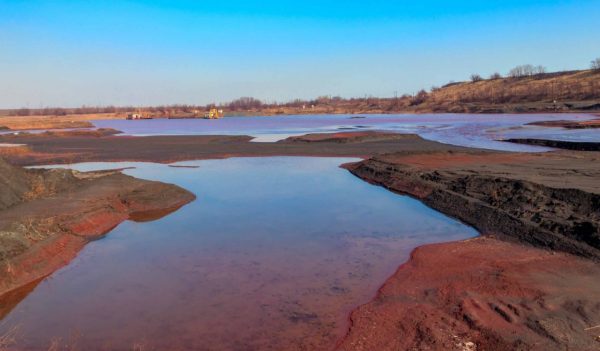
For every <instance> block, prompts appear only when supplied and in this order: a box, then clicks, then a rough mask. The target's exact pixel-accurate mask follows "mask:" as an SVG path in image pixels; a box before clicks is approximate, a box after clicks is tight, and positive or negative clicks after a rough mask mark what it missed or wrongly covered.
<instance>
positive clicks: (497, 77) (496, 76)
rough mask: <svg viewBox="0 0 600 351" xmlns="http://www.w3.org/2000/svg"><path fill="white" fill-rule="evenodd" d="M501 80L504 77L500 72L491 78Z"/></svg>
mask: <svg viewBox="0 0 600 351" xmlns="http://www.w3.org/2000/svg"><path fill="white" fill-rule="evenodd" d="M501 78H502V75H501V74H500V73H498V72H496V73H493V74H492V75H491V76H490V79H501Z"/></svg>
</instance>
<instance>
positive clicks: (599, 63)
mask: <svg viewBox="0 0 600 351" xmlns="http://www.w3.org/2000/svg"><path fill="white" fill-rule="evenodd" d="M590 67H591V68H592V69H593V70H595V71H600V57H598V58H597V59H595V60H594V61H592V64H591V66H590Z"/></svg>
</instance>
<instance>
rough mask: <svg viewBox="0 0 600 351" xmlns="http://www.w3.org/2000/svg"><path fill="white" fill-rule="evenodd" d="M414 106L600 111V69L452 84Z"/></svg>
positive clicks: (451, 109) (463, 109) (457, 109)
mask: <svg viewBox="0 0 600 351" xmlns="http://www.w3.org/2000/svg"><path fill="white" fill-rule="evenodd" d="M413 107H414V109H415V110H431V111H445V112H535V111H554V110H556V111H573V110H576V111H591V110H597V111H600V71H598V70H596V71H592V70H585V71H570V72H558V73H543V74H536V75H531V76H524V77H514V78H498V79H486V80H480V81H474V82H462V83H454V84H448V85H446V86H444V87H442V88H439V89H433V90H432V91H431V92H430V93H429V94H427V96H426V97H425V98H424V100H423V101H422V102H421V103H419V104H416V105H413Z"/></svg>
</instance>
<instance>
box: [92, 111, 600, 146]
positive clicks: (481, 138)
mask: <svg viewBox="0 0 600 351" xmlns="http://www.w3.org/2000/svg"><path fill="white" fill-rule="evenodd" d="M593 118H597V117H595V116H593V115H589V114H585V113H583V114H582V113H578V114H564V113H563V114H551V113H550V114H548V113H546V114H496V115H491V114H485V115H482V114H422V115H402V114H401V115H358V116H357V115H343V114H342V115H300V116H271V117H261V116H256V117H227V118H223V119H220V120H205V119H154V120H140V121H126V120H105V121H94V124H95V125H96V126H97V127H102V128H114V129H117V130H120V131H122V132H124V133H125V134H126V135H139V136H142V135H190V134H223V135H250V136H253V137H255V139H254V141H258V142H261V141H263V142H264V141H277V140H281V139H285V138H287V137H289V136H292V135H302V134H307V133H332V132H340V131H360V130H383V131H391V132H397V133H414V134H418V135H420V136H421V137H423V138H425V139H429V140H434V141H439V142H442V143H447V144H453V145H460V146H468V147H478V148H486V149H495V150H506V151H546V150H549V149H548V148H541V147H536V146H528V145H518V144H512V143H506V142H502V141H499V140H502V139H507V138H512V137H524V138H530V137H542V138H547V139H556V140H572V141H598V142H600V132H598V130H566V129H564V128H549V127H540V126H530V125H527V124H528V123H531V122H537V121H551V120H589V119H593Z"/></svg>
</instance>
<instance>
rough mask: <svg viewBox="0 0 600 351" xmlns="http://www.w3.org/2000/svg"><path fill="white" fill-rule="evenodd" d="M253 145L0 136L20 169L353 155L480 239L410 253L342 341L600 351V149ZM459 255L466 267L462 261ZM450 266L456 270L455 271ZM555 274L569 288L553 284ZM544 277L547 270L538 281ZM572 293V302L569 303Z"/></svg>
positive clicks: (401, 140) (314, 139)
mask: <svg viewBox="0 0 600 351" xmlns="http://www.w3.org/2000/svg"><path fill="white" fill-rule="evenodd" d="M250 139H251V138H250V137H245V136H174V137H115V136H112V135H99V136H88V135H81V134H79V135H75V134H69V133H66V134H65V133H61V134H60V135H21V136H13V135H11V136H0V141H2V142H11V143H23V144H26V145H27V149H25V150H23V151H22V152H20V153H13V154H8V155H4V156H3V157H5V158H6V159H7V160H9V161H10V162H11V163H14V164H19V165H36V164H37V165H39V164H64V163H74V162H86V161H148V162H163V163H170V162H174V161H184V160H197V159H207V158H225V157H234V156H335V157H337V156H352V157H360V158H363V159H364V161H362V162H359V163H356V164H352V165H346V167H347V168H348V169H349V170H350V171H351V172H352V173H354V174H355V175H357V176H358V177H360V178H362V179H364V180H366V181H369V182H371V183H374V184H378V185H382V186H385V187H386V188H388V189H390V190H392V191H395V192H399V193H403V194H408V195H411V196H413V197H416V198H418V199H420V200H421V201H423V202H424V203H425V204H427V205H429V206H430V207H433V208H434V209H437V210H439V211H441V212H443V213H445V214H447V215H449V216H452V217H455V218H458V219H460V220H462V221H464V222H466V223H468V224H471V225H473V226H474V227H476V228H477V229H479V230H480V231H481V232H482V235H483V237H481V238H478V239H474V240H469V241H465V242H458V243H449V244H437V245H430V246H425V247H422V248H418V249H416V250H415V252H414V253H413V255H412V258H411V260H410V261H408V262H407V263H405V264H404V265H403V266H402V267H401V268H400V269H399V270H398V272H397V273H396V274H395V275H394V276H392V277H391V278H390V279H389V280H388V281H387V282H386V283H385V284H384V285H383V287H382V288H381V289H380V291H379V293H378V295H377V296H376V297H375V298H374V300H373V301H372V302H370V303H368V304H366V305H364V306H361V307H358V308H357V309H356V310H355V311H354V312H353V313H352V314H351V327H350V330H349V331H348V334H347V335H346V336H345V337H344V338H343V339H342V340H341V341H340V343H339V345H338V348H339V349H341V350H373V349H378V350H386V349H390V350H392V349H411V348H416V349H423V348H425V349H434V350H438V349H439V350H446V349H450V350H452V349H457V350H466V349H469V348H468V347H471V346H470V345H471V344H472V345H473V346H474V347H477V349H485V350H494V349H498V350H504V349H523V350H528V349H533V350H553V349H556V350H562V349H564V348H565V347H566V346H568V347H571V348H573V347H575V348H577V347H579V348H580V349H593V347H596V346H597V345H598V341H596V340H595V336H594V335H593V334H592V333H588V332H587V331H586V332H582V330H583V329H585V328H583V329H581V327H582V326H586V327H589V326H591V325H597V324H600V320H598V319H597V317H596V316H597V315H599V313H598V312H600V302H598V301H597V300H595V298H594V293H595V292H597V291H600V290H595V289H597V288H598V286H597V285H596V283H590V279H591V281H595V280H594V279H593V278H595V277H597V276H598V274H600V272H598V271H597V262H598V260H599V258H600V245H599V243H600V241H599V240H598V224H599V220H600V214H599V209H598V207H599V206H600V205H599V204H600V200H599V199H600V195H599V194H600V183H599V182H598V179H600V165H598V164H599V162H598V160H599V159H600V154H598V153H595V152H583V153H582V152H575V151H562V152H551V153H545V154H515V153H506V152H493V151H482V150H476V149H469V148H463V147H456V146H451V145H445V144H440V143H436V142H431V141H427V140H424V139H422V138H420V137H418V136H415V135H398V134H394V135H389V134H385V133H370V132H369V133H337V134H334V135H312V136H311V135H309V136H304V137H297V138H290V139H288V140H285V141H282V142H278V143H251V142H249V141H250ZM184 198H185V196H184ZM188 200H189V199H188ZM167 207H168V206H167ZM146 210H147V208H146ZM125 213H126V214H127V215H124V214H120V217H119V218H127V216H129V218H132V217H136V216H135V215H133V213H138V214H139V213H140V211H131V210H130V209H127V210H125ZM147 213H148V212H147ZM150 213H153V212H152V211H150ZM97 218H102V216H99V217H97ZM86 223H87V224H88V225H87V226H84V227H86V228H87V229H90V227H91V228H94V227H96V225H97V224H98V223H97V222H96V221H94V220H93V219H92V220H90V221H87V222H86ZM75 227H76V228H78V226H77V225H75ZM105 229H107V230H110V228H105ZM101 232H102V230H100V231H98V230H96V231H94V234H93V235H102V234H101ZM93 235H92V236H93ZM77 245H79V244H78V243H74V244H73V243H70V242H66V243H60V245H58V246H57V247H58V248H65V247H66V248H69V247H71V246H75V247H77ZM456 252H461V255H455V254H454V253H456ZM512 255H514V256H512ZM514 257H521V258H522V260H521V261H519V260H516V261H515V260H514ZM529 258H531V259H529ZM465 262H468V263H469V264H470V265H471V266H470V267H471V268H469V269H465V268H466V267H465ZM519 262H526V263H527V264H519ZM440 267H444V269H440ZM453 267H454V268H453ZM478 267H489V269H484V270H482V269H478ZM565 267H570V268H569V269H570V270H566V268H565ZM452 269H455V270H456V272H458V273H456V274H454V275H453V274H451V273H452ZM565 272H568V277H569V285H568V286H566V285H560V284H558V286H557V284H555V283H556V282H557V281H558V282H560V281H561V279H562V278H564V275H565V274H567V273H565ZM446 273H447V274H446ZM548 275H549V276H550V277H553V278H552V279H546V280H545V279H543V278H544V277H546V276H548ZM590 277H591V278H590ZM596 280H597V279H596ZM533 281H535V283H533ZM513 286H517V288H515V289H513V288H512V287H513ZM408 287H414V288H408ZM573 289H575V290H576V291H577V294H575V295H576V297H573V298H568V297H569V296H571V295H573V291H572V290H573ZM575 295H574V296H575ZM596 296H597V295H596ZM511 306H512V307H511ZM490 311H492V312H491V313H490ZM407 316H411V317H410V318H407ZM498 318H500V320H498ZM564 323H566V324H564ZM594 323H595V324H594ZM565 325H566V327H565ZM373 328H375V329H373ZM565 328H566V329H565ZM440 330H441V331H440ZM499 330H508V334H507V333H504V332H499ZM561 330H565V331H561ZM471 349H472V348H471Z"/></svg>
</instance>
